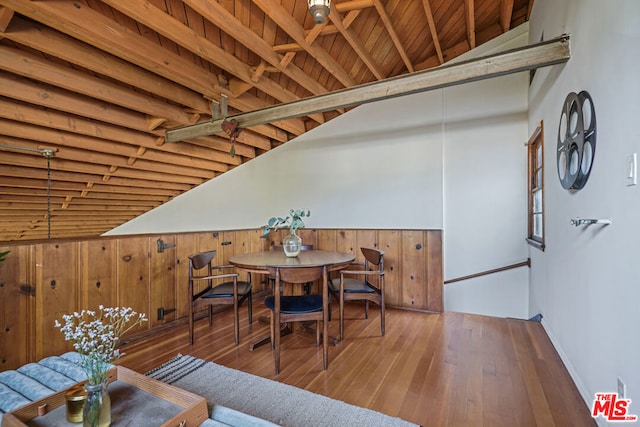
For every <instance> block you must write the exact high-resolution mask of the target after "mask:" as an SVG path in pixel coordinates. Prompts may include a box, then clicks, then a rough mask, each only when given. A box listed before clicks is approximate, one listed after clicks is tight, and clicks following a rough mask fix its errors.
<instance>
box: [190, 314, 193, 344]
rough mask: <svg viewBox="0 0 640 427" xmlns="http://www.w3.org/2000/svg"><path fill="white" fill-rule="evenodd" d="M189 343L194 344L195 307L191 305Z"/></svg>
mask: <svg viewBox="0 0 640 427" xmlns="http://www.w3.org/2000/svg"><path fill="white" fill-rule="evenodd" d="M189 344H191V345H193V308H192V307H189Z"/></svg>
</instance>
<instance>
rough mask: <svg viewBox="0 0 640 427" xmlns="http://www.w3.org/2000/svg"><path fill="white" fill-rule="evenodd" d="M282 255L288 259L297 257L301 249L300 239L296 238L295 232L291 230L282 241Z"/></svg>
mask: <svg viewBox="0 0 640 427" xmlns="http://www.w3.org/2000/svg"><path fill="white" fill-rule="evenodd" d="M282 247H283V249H284V254H285V255H286V256H288V257H290V258H294V257H297V256H298V254H299V253H300V249H301V248H302V238H300V237H298V235H297V234H296V231H295V230H294V229H291V231H290V232H289V234H288V235H286V236H285V238H284V239H282Z"/></svg>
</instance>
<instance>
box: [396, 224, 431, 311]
mask: <svg viewBox="0 0 640 427" xmlns="http://www.w3.org/2000/svg"><path fill="white" fill-rule="evenodd" d="M424 233H425V232H424V231H419V230H410V231H403V232H402V249H401V250H402V306H403V307H407V308H416V309H423V308H424V307H426V296H427V295H426V282H425V280H426V266H425V264H426V262H425V255H424V253H425V249H424Z"/></svg>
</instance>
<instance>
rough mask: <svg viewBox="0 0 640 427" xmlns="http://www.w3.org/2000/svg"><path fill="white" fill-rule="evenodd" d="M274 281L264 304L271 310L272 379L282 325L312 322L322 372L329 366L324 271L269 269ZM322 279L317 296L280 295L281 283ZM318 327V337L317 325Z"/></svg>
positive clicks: (303, 268) (304, 268)
mask: <svg viewBox="0 0 640 427" xmlns="http://www.w3.org/2000/svg"><path fill="white" fill-rule="evenodd" d="M268 270H269V274H272V275H273V276H274V277H275V279H276V280H275V286H274V287H273V295H270V296H268V297H266V298H265V300H264V303H265V305H266V306H267V307H269V309H270V310H271V349H272V350H274V358H275V367H276V375H278V374H279V373H280V330H281V328H280V325H281V324H282V323H286V322H298V321H309V320H315V321H316V345H320V340H321V339H322V357H323V362H324V369H327V368H328V366H329V333H328V332H329V331H328V311H329V310H328V304H329V302H328V300H329V293H328V284H327V282H328V279H327V268H326V267H295V266H292V267H269V268H268ZM319 279H322V290H321V294H305V295H286V296H283V295H281V293H282V292H281V289H280V284H281V283H282V282H287V283H298V284H305V283H309V282H314V281H316V280H319ZM321 324H322V333H321V332H320V325H321Z"/></svg>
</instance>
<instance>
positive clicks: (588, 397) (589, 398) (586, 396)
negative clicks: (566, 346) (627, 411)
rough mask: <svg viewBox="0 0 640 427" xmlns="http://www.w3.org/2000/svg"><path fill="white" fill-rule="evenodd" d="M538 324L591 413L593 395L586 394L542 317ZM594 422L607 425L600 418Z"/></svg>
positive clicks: (604, 426)
mask: <svg viewBox="0 0 640 427" xmlns="http://www.w3.org/2000/svg"><path fill="white" fill-rule="evenodd" d="M540 323H541V324H542V327H543V328H544V331H545V332H546V333H547V336H548V337H549V339H550V340H551V344H553V347H554V348H555V349H556V351H557V352H558V355H559V356H560V359H562V362H563V363H564V366H565V367H566V368H567V371H568V372H569V376H571V379H572V380H573V382H574V384H575V385H576V387H577V389H578V393H580V396H582V400H583V401H584V403H585V405H587V408H588V410H589V411H591V405H592V404H593V399H594V397H595V395H594V394H593V393H589V392H588V390H587V388H586V387H585V385H584V383H583V382H582V380H581V379H580V376H579V375H578V373H577V372H576V370H575V369H574V367H573V365H572V364H571V362H570V361H569V358H568V357H567V355H566V354H565V352H564V351H563V350H562V347H561V346H560V344H559V343H558V341H557V339H556V338H555V336H554V335H553V333H552V332H551V331H550V330H549V329H548V328H547V325H546V322H545V321H544V317H543V318H542V321H541V322H540ZM595 421H596V424H598V426H601V427H606V426H607V425H608V423H607V422H606V421H605V420H604V419H603V418H602V417H598V418H596V419H595Z"/></svg>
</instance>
